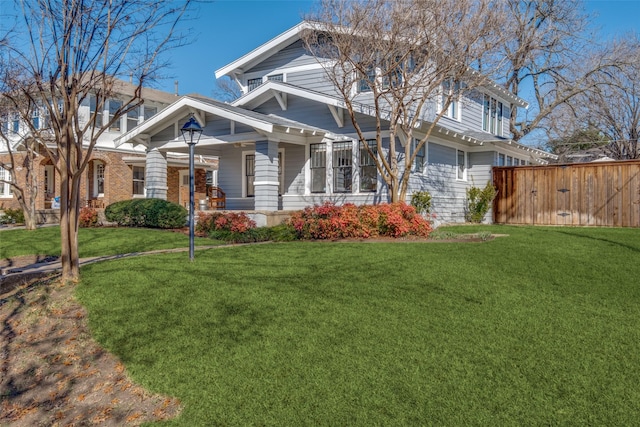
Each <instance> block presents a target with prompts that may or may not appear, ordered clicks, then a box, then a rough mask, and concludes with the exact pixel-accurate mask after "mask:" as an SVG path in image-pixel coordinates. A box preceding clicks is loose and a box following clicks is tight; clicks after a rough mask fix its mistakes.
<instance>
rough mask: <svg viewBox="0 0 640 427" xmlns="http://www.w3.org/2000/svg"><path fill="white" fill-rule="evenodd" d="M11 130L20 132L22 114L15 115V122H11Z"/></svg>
mask: <svg viewBox="0 0 640 427" xmlns="http://www.w3.org/2000/svg"><path fill="white" fill-rule="evenodd" d="M11 130H12V131H13V133H18V132H20V116H19V115H18V114H14V115H13V122H12V123H11Z"/></svg>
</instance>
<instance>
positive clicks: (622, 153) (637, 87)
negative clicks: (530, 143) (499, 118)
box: [546, 34, 640, 160]
mask: <svg viewBox="0 0 640 427" xmlns="http://www.w3.org/2000/svg"><path fill="white" fill-rule="evenodd" d="M598 50H599V52H598V53H597V55H598V56H600V57H606V58H607V60H606V61H607V62H608V63H610V64H611V65H610V66H609V67H606V68H603V69H601V70H598V71H596V72H593V73H592V74H590V75H589V76H587V77H585V83H584V85H585V86H588V87H589V89H588V90H585V91H583V92H581V93H580V94H578V95H576V96H575V97H574V98H572V99H571V101H570V102H567V103H565V104H564V105H562V106H560V107H559V108H557V109H556V110H554V111H553V112H552V113H551V114H550V115H549V117H548V119H547V122H548V123H547V126H546V128H547V131H548V132H547V133H548V135H549V139H550V141H551V144H552V146H553V148H554V149H555V150H556V151H558V152H566V153H568V154H571V153H572V152H574V151H581V152H583V154H586V155H587V156H586V157H585V158H587V159H588V158H590V157H589V156H588V155H590V154H592V155H597V156H608V157H611V158H614V159H619V160H623V159H637V158H640V146H638V137H639V136H640V83H638V80H637V76H638V75H640V39H639V38H638V36H637V35H635V34H627V35H625V36H623V37H622V38H621V39H619V40H612V41H610V42H609V43H607V44H605V45H603V46H600V47H598Z"/></svg>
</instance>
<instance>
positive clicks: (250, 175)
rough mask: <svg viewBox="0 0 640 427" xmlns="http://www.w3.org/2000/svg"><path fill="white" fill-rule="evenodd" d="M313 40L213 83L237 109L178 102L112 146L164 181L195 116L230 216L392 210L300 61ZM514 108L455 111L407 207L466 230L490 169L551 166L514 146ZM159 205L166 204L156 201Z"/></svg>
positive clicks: (281, 43)
mask: <svg viewBox="0 0 640 427" xmlns="http://www.w3.org/2000/svg"><path fill="white" fill-rule="evenodd" d="M308 28H311V27H310V24H309V23H307V22H302V23H301V24H299V25H297V26H295V27H293V28H291V29H290V30H288V31H286V32H284V33H282V34H280V35H279V36H277V37H275V38H274V39H272V40H270V41H268V42H267V43H265V44H263V45H262V46H259V47H258V48H256V49H254V50H253V51H251V52H249V53H247V54H246V55H244V56H242V57H240V58H239V59H237V60H235V61H233V62H231V63H230V64H228V65H226V66H224V67H222V68H220V69H219V70H217V71H216V77H218V78H220V77H222V76H229V77H231V78H232V79H233V80H235V81H236V82H237V83H238V85H240V87H241V89H242V92H243V95H242V96H241V97H240V98H239V99H237V100H236V101H234V102H233V103H231V104H226V103H222V102H218V101H215V100H211V99H207V98H201V97H192V96H186V97H182V98H180V99H179V100H177V101H176V102H174V103H173V104H171V105H170V106H169V107H167V108H166V109H164V110H163V111H162V112H160V113H159V114H158V115H157V116H155V117H153V118H152V119H150V120H148V121H146V122H144V123H143V124H141V125H140V126H138V127H136V128H135V129H134V130H132V131H130V132H128V133H126V134H124V135H122V136H121V137H119V138H117V139H116V143H117V144H128V143H132V144H134V145H142V146H144V147H145V148H146V149H147V150H148V154H147V167H154V168H158V169H162V168H163V167H164V166H166V164H167V156H166V153H167V152H170V151H182V152H186V151H187V147H186V145H185V144H184V141H183V140H182V137H181V135H180V131H179V129H180V127H181V126H182V125H183V124H184V123H185V122H186V121H187V120H188V119H189V117H190V116H193V117H194V118H195V119H196V120H197V121H198V123H199V124H200V125H201V126H202V127H203V134H202V137H201V139H200V141H199V143H198V145H197V146H196V153H197V154H205V155H212V156H218V157H219V161H220V164H219V171H218V185H219V186H220V187H221V188H222V189H223V190H224V191H225V192H226V196H227V199H226V205H227V208H228V209H233V210H247V211H254V215H256V219H258V220H259V222H262V223H264V222H266V220H261V219H260V215H259V214H260V213H263V214H267V216H268V213H270V212H276V211H282V210H285V211H286V210H296V209H301V208H304V207H306V206H309V205H313V204H318V203H323V202H325V201H333V202H336V203H345V202H352V203H356V204H371V203H378V202H386V201H387V200H388V194H387V189H386V188H385V185H384V182H383V181H382V180H381V179H380V177H379V174H378V173H377V170H376V167H375V166H373V164H372V162H371V158H370V157H369V155H368V152H367V151H366V150H362V149H360V141H359V138H358V137H357V136H356V132H355V130H354V128H353V126H352V124H351V121H350V120H349V119H348V115H347V113H346V112H345V110H344V102H343V101H344V100H343V99H341V98H340V97H339V96H338V95H336V91H335V89H334V87H333V86H332V85H331V84H330V82H329V80H328V79H327V78H326V74H325V71H324V69H323V67H322V65H321V64H320V63H319V62H318V61H317V60H316V59H315V58H314V56H313V55H311V54H310V53H309V52H308V51H307V50H306V49H305V45H304V43H303V41H302V39H301V37H302V31H303V30H305V29H308ZM514 106H519V107H524V106H526V102H525V101H524V100H522V99H520V98H517V97H515V96H513V95H512V94H510V93H508V92H507V91H505V90H502V89H501V88H500V87H498V86H497V85H493V84H491V85H488V86H487V87H486V88H484V89H483V90H482V91H475V92H473V93H472V94H471V95H469V96H468V97H467V98H466V99H464V100H459V102H453V103H452V104H451V105H450V106H449V109H448V111H447V114H446V117H443V118H442V119H441V120H440V122H438V126H437V129H436V131H435V132H434V133H433V134H432V137H431V138H430V139H429V141H428V143H427V144H426V146H425V148H424V149H423V150H421V151H420V152H419V153H418V156H417V158H416V162H415V164H414V165H411V167H412V168H413V170H414V172H413V175H412V178H411V182H410V188H409V195H410V194H411V192H413V191H419V190H427V191H429V192H430V193H431V194H432V197H433V209H434V211H435V213H436V214H437V215H438V216H439V217H440V218H441V219H442V220H444V221H463V220H464V205H465V197H466V194H465V190H466V189H467V188H469V187H470V186H472V185H476V186H484V185H485V183H486V182H487V181H488V180H489V179H490V173H491V167H492V166H494V165H516V164H518V165H519V164H523V165H524V164H531V163H538V162H544V158H545V157H546V156H548V153H545V152H543V151H540V150H536V149H533V148H530V147H526V146H524V145H520V144H517V143H515V142H513V141H511V140H510V139H509V137H508V117H509V114H510V109H511V108H514ZM358 122H359V123H360V126H362V127H363V128H364V131H365V136H366V137H367V138H369V135H370V136H371V137H373V136H374V135H375V122H374V120H373V118H372V117H370V116H368V115H367V112H366V109H363V110H362V112H361V113H360V114H359V116H358ZM421 132H422V130H421V129H416V130H415V136H417V137H420V136H421ZM422 135H425V134H424V133H422ZM384 143H385V144H387V146H388V144H389V138H387V139H386V141H384ZM400 149H402V148H400ZM156 178H157V181H156V182H154V183H147V185H148V188H151V187H153V188H158V189H162V188H164V187H166V179H168V178H167V177H162V176H156ZM153 195H154V196H155V197H167V195H166V194H164V193H163V192H162V191H161V190H160V191H157V192H154V193H153Z"/></svg>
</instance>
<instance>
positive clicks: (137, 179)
mask: <svg viewBox="0 0 640 427" xmlns="http://www.w3.org/2000/svg"><path fill="white" fill-rule="evenodd" d="M133 195H134V196H144V167H142V166H134V167H133Z"/></svg>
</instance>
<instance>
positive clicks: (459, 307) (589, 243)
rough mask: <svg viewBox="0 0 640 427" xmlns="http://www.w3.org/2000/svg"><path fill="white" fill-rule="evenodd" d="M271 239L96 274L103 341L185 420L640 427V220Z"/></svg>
mask: <svg viewBox="0 0 640 427" xmlns="http://www.w3.org/2000/svg"><path fill="white" fill-rule="evenodd" d="M450 231H452V232H456V233H458V232H459V233H476V232H483V231H484V232H486V231H491V232H493V233H498V234H508V235H509V236H508V237H499V238H497V239H495V240H493V241H490V242H483V243H438V244H424V243H398V244H394V243H375V244H370V243H361V244H358V243H311V242H307V243H304V242H296V243H287V244H266V245H253V246H242V247H226V248H221V249H212V250H206V251H199V252H198V253H197V254H196V262H194V263H185V262H184V257H181V256H179V255H178V254H167V255H158V256H150V257H144V258H137V259H123V260H119V261H114V262H108V263H101V264H94V265H89V266H86V267H84V268H83V278H84V279H83V281H82V283H81V285H80V286H79V287H78V289H77V295H78V297H79V298H80V300H81V301H82V302H83V303H84V304H85V305H86V306H87V307H88V310H89V313H90V325H91V328H92V331H93V332H94V334H95V336H96V337H97V338H98V340H99V341H100V342H101V343H103V344H104V345H105V346H106V347H107V348H108V349H110V350H111V351H113V352H114V353H115V354H116V355H118V356H119V357H120V358H121V359H122V361H123V362H124V363H125V364H126V366H127V368H128V370H129V372H130V373H131V374H132V375H133V377H134V379H136V380H137V381H139V382H141V383H142V384H144V385H145V386H147V387H149V388H150V389H151V390H153V391H154V392H161V393H167V394H170V395H173V396H176V397H178V398H179V399H180V400H181V401H182V402H183V403H184V405H185V409H184V411H183V413H182V415H181V416H180V418H178V419H176V420H174V421H173V422H171V423H170V425H185V426H204V425H362V426H369V425H496V424H497V425H523V424H524V425H548V424H554V425H555V424H559V425H631V424H635V423H636V422H637V420H638V419H640V370H639V369H638V366H640V287H639V286H638V277H639V276H640V262H638V260H639V259H640V230H634V229H584V228H527V227H498V226H495V227H487V226H478V227H475V226H474V227H456V228H451V229H450Z"/></svg>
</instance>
